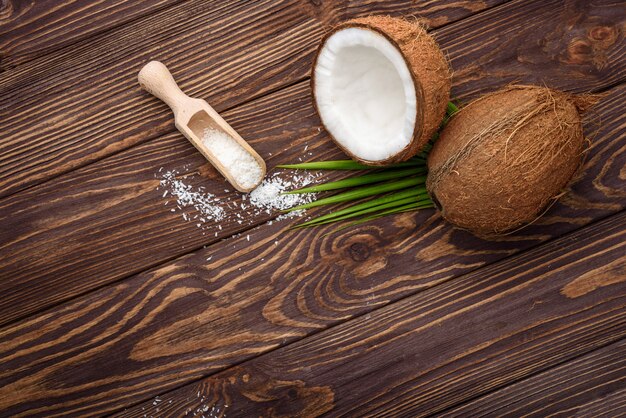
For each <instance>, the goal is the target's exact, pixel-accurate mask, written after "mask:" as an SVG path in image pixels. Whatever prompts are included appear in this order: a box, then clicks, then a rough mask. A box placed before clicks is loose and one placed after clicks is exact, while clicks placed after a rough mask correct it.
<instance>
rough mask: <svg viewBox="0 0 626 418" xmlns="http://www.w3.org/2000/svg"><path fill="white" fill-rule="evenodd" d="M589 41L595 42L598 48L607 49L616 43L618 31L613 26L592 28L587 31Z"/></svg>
mask: <svg viewBox="0 0 626 418" xmlns="http://www.w3.org/2000/svg"><path fill="white" fill-rule="evenodd" d="M588 36H589V39H591V40H592V41H595V42H596V43H597V44H598V46H599V47H601V48H608V47H610V46H611V45H613V44H614V43H615V42H617V38H618V36H619V31H618V30H617V29H616V28H615V27H613V26H594V27H593V28H591V29H589V33H588Z"/></svg>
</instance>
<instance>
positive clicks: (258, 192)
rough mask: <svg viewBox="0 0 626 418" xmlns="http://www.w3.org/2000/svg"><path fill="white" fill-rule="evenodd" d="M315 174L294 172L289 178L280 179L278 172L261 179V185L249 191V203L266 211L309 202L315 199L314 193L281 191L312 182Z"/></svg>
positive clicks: (269, 211)
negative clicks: (286, 192)
mask: <svg viewBox="0 0 626 418" xmlns="http://www.w3.org/2000/svg"><path fill="white" fill-rule="evenodd" d="M315 179H316V176H315V175H313V174H312V173H306V174H296V175H294V176H293V177H292V178H291V179H288V180H287V179H282V178H281V177H280V176H279V174H278V173H276V174H274V175H273V176H272V177H271V178H266V179H265V180H263V182H262V183H261V185H259V187H257V188H256V189H254V190H253V191H252V192H251V193H250V203H252V204H253V205H254V206H256V207H257V208H261V209H263V210H264V211H265V212H266V213H268V214H269V213H271V212H272V210H285V209H289V208H292V207H294V206H298V205H302V204H305V203H310V202H312V201H313V200H315V194H313V193H305V194H286V195H283V194H281V193H283V192H285V191H287V190H291V189H296V188H300V187H304V186H307V185H309V184H311V183H313V182H314V181H315Z"/></svg>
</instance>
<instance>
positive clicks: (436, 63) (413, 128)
mask: <svg viewBox="0 0 626 418" xmlns="http://www.w3.org/2000/svg"><path fill="white" fill-rule="evenodd" d="M311 84H312V89H313V96H314V99H315V100H314V102H315V107H316V109H317V111H318V113H319V115H320V118H321V120H322V123H323V125H324V127H325V128H326V130H327V131H328V132H329V133H330V135H331V137H332V138H333V140H334V141H335V142H336V143H337V145H338V146H339V147H340V148H341V149H342V150H343V151H345V152H346V154H348V155H349V156H350V157H352V158H353V159H355V160H357V161H360V162H362V163H365V164H370V165H385V164H389V163H394V162H399V161H404V160H407V159H409V158H410V157H412V156H413V155H415V154H416V153H417V152H419V151H420V150H421V149H422V148H423V147H424V145H425V144H426V143H427V142H428V140H429V139H430V138H431V136H432V135H433V134H434V133H435V132H436V130H437V128H438V127H439V124H440V122H441V119H442V118H443V116H444V114H445V111H446V104H447V103H448V101H449V98H450V67H449V66H448V62H447V61H446V58H445V56H444V55H443V53H442V52H441V50H440V49H439V47H438V46H437V44H436V43H435V41H434V39H433V38H432V37H431V36H430V35H428V33H427V32H426V29H425V28H424V27H423V26H422V25H421V24H420V23H419V22H418V21H408V20H405V19H400V18H392V17H388V16H371V17H366V18H359V19H353V20H349V21H346V22H344V23H342V24H340V25H338V26H336V27H335V28H334V29H332V30H331V31H330V32H329V33H328V34H327V35H326V36H325V37H324V39H323V40H322V43H321V46H320V48H319V50H318V52H317V55H316V58H315V63H314V65H313V73H312V77H311Z"/></svg>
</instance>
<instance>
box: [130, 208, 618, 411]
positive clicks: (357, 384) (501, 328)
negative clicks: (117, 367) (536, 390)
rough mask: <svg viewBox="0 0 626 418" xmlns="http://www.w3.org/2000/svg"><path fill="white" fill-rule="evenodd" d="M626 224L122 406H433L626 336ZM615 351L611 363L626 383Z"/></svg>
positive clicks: (600, 226) (604, 224)
mask: <svg viewBox="0 0 626 418" xmlns="http://www.w3.org/2000/svg"><path fill="white" fill-rule="evenodd" d="M625 224H626V212H621V213H620V214H617V215H615V216H613V217H611V218H609V219H608V220H605V221H601V222H599V223H597V224H594V225H591V226H590V227H587V228H583V229H581V230H579V231H577V232H575V233H573V234H571V235H567V236H565V237H563V238H561V239H558V240H556V241H552V242H550V243H548V244H546V245H543V246H540V247H538V248H537V249H535V250H531V251H528V252H526V253H523V254H522V255H519V256H515V257H512V258H509V259H506V260H504V261H503V262H501V263H497V264H495V265H492V266H489V267H486V268H484V269H481V270H479V271H478V272H476V273H472V274H469V275H467V276H463V277H460V278H458V279H455V280H452V281H449V282H447V283H445V284H443V285H440V286H437V287H435V288H434V289H430V290H428V291H425V292H423V293H420V294H418V295H416V296H413V297H410V298H407V299H404V300H402V301H400V302H397V303H394V304H392V305H390V306H386V307H384V308H381V309H379V310H377V311H374V312H372V313H370V314H367V315H365V316H361V317H359V318H357V319H354V320H351V321H348V322H344V323H342V324H340V325H338V326H336V327H334V328H332V329H329V330H326V331H323V332H321V333H318V334H316V335H313V336H311V337H308V338H305V339H303V340H300V341H298V342H296V343H294V344H291V345H289V346H287V347H283V348H280V349H278V350H275V351H273V352H271V353H268V354H266V355H263V356H260V357H257V358H255V359H253V360H251V361H248V362H246V363H243V364H241V365H239V366H236V367H233V368H231V369H228V370H226V371H223V372H221V373H219V374H217V375H215V376H213V377H211V378H207V379H204V380H202V381H201V382H196V383H193V384H190V385H188V386H185V387H183V388H180V389H177V390H175V391H172V392H170V393H167V394H163V393H162V394H161V395H160V396H159V399H160V400H161V401H160V402H154V400H153V399H150V401H148V402H144V403H142V404H140V405H137V406H135V407H133V408H131V409H129V410H126V411H123V412H121V413H120V414H119V416H124V417H141V416H143V415H144V414H147V415H154V414H155V410H156V408H157V407H158V408H159V412H158V416H160V417H168V416H180V415H182V414H183V413H184V412H185V411H190V412H198V413H202V411H203V410H204V409H205V408H206V409H207V410H211V409H212V408H213V407H216V408H218V409H219V411H218V414H219V415H218V414H213V415H210V416H224V415H222V411H223V412H225V416H228V417H250V416H296V415H297V416H311V417H313V416H319V415H321V414H326V415H327V416H361V417H364V416H372V417H375V416H381V415H386V416H411V417H417V416H426V415H430V414H436V413H438V412H440V411H442V410H444V409H446V408H447V407H449V406H452V405H454V404H456V403H458V402H462V401H464V400H468V399H471V398H472V397H475V396H477V395H480V394H482V393H485V392H488V391H490V390H492V389H494V388H497V387H501V386H503V385H506V384H508V383H511V382H514V381H516V380H518V379H520V378H523V377H525V376H528V375H531V374H533V373H537V372H539V371H542V370H545V369H547V368H550V367H552V366H554V365H557V364H559V363H561V362H564V361H567V360H568V359H572V358H575V357H577V356H580V355H581V354H584V353H586V352H588V351H590V350H593V349H595V348H599V347H602V346H604V345H606V344H607V343H610V342H613V341H617V340H619V339H623V338H624V337H625V336H626V309H624V307H625V306H626V274H625V273H626V229H624V225H625ZM320 299H321V297H320V298H318V301H317V303H321V300H320ZM224 335H228V334H224ZM622 354H623V350H622ZM619 357H620V358H615V357H613V358H611V359H608V360H606V361H607V362H608V363H609V364H611V363H616V362H621V363H622V365H621V367H619V370H618V371H617V372H616V373H617V375H618V377H619V378H621V379H622V383H621V385H622V386H623V384H624V382H623V379H624V376H625V374H624V368H623V358H621V357H623V355H620V356H619ZM615 367H618V366H615ZM573 371H575V370H573ZM592 373H593V372H592ZM567 378H569V379H576V377H575V376H571V375H568V376H566V379H567ZM572 389H574V388H572ZM621 393H623V392H621ZM530 395H531V396H532V393H531V394H530ZM539 396H540V395H539ZM580 396H581V398H584V394H580ZM616 396H617V394H616ZM523 401H524V400H523V399H522V402H523ZM153 403H154V405H153ZM226 405H228V406H226ZM564 405H567V403H566V401H565V404H564ZM468 412H469V411H468ZM474 412H477V411H474ZM496 412H498V411H496ZM519 412H521V411H519ZM495 415H499V414H498V413H496V414H495ZM512 415H513V416H521V415H520V414H519V413H515V412H513V413H512ZM540 415H541V416H546V414H545V413H540ZM460 416H476V413H474V414H472V413H468V414H461V415H460ZM570 416H571V415H570Z"/></svg>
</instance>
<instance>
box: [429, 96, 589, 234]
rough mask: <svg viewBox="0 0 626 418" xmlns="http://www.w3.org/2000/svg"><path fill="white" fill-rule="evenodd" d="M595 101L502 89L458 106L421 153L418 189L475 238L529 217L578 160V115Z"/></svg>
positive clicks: (510, 227)
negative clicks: (422, 183) (423, 171)
mask: <svg viewBox="0 0 626 418" xmlns="http://www.w3.org/2000/svg"><path fill="white" fill-rule="evenodd" d="M595 101H597V98H596V97H592V96H578V97H577V96H573V95H570V94H567V93H563V92H559V91H554V90H550V89H548V88H545V87H536V86H509V87H507V88H505V89H503V90H500V91H497V92H495V93H492V94H489V95H487V96H484V97H482V98H480V99H478V100H476V101H474V102H472V103H471V104H469V105H468V106H467V107H465V108H463V109H462V110H461V111H460V112H459V113H458V114H457V115H455V116H454V117H453V118H452V120H451V121H450V122H449V123H448V125H447V126H446V128H445V129H444V130H443V131H442V132H441V134H440V137H439V139H438V140H437V142H436V143H435V145H434V147H433V149H432V151H431V152H430V154H429V157H428V170H429V175H428V178H427V182H426V186H427V189H428V191H429V193H430V195H431V197H432V199H433V201H434V202H435V205H436V206H437V207H438V208H439V209H440V211H441V213H442V214H443V217H444V218H445V219H447V220H448V221H449V222H451V223H453V224H455V225H457V226H459V227H461V228H464V229H467V230H469V231H472V232H473V233H475V234H477V235H479V236H491V235H497V234H502V233H506V232H509V231H512V230H515V229H517V228H520V227H521V226H523V225H526V224H528V223H530V222H532V221H534V220H535V219H537V218H538V217H539V216H540V215H541V214H542V213H543V211H544V210H545V209H546V207H547V206H548V205H549V204H551V202H554V201H555V199H556V198H558V197H559V196H560V195H561V194H562V191H563V189H564V188H565V186H566V185H567V183H568V181H569V180H570V179H571V178H572V176H573V174H574V173H575V172H576V170H577V168H578V167H579V166H580V164H581V159H582V155H583V151H584V149H585V140H584V136H583V128H582V122H581V116H580V112H581V111H583V110H585V109H586V108H587V107H589V106H590V105H591V104H592V103H593V102H595Z"/></svg>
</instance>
